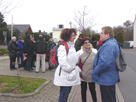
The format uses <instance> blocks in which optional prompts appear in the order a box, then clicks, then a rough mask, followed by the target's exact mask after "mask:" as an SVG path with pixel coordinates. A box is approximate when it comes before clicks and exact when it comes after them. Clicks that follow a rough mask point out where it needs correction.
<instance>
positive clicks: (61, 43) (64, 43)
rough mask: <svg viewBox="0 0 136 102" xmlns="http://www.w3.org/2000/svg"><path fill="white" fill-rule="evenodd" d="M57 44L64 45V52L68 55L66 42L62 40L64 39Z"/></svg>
mask: <svg viewBox="0 0 136 102" xmlns="http://www.w3.org/2000/svg"><path fill="white" fill-rule="evenodd" d="M59 45H64V46H65V48H66V52H67V55H68V52H69V48H68V44H67V43H66V42H64V41H60V42H59Z"/></svg>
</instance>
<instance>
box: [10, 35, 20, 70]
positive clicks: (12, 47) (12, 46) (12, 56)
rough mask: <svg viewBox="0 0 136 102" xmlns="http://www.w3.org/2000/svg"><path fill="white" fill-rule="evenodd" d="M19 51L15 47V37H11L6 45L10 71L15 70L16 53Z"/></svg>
mask: <svg viewBox="0 0 136 102" xmlns="http://www.w3.org/2000/svg"><path fill="white" fill-rule="evenodd" d="M18 50H20V49H19V48H18V47H17V45H16V37H15V36H13V37H12V39H11V41H10V42H9V43H8V51H9V57H10V70H13V69H17V68H16V67H15V61H16V53H17V51H18Z"/></svg>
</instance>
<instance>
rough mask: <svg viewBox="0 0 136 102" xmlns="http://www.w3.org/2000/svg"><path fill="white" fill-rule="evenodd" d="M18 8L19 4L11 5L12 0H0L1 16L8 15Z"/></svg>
mask: <svg viewBox="0 0 136 102" xmlns="http://www.w3.org/2000/svg"><path fill="white" fill-rule="evenodd" d="M17 7H19V2H18V3H15V4H13V0H0V12H1V13H2V14H3V15H6V14H9V13H10V12H11V11H12V10H13V9H15V8H17Z"/></svg>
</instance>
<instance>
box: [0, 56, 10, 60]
mask: <svg viewBox="0 0 136 102" xmlns="http://www.w3.org/2000/svg"><path fill="white" fill-rule="evenodd" d="M8 58H9V56H4V57H0V60H4V59H8Z"/></svg>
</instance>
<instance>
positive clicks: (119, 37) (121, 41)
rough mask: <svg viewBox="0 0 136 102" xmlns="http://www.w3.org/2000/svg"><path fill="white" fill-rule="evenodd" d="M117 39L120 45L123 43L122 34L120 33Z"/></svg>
mask: <svg viewBox="0 0 136 102" xmlns="http://www.w3.org/2000/svg"><path fill="white" fill-rule="evenodd" d="M114 38H115V39H117V41H118V42H119V43H123V42H124V39H123V34H122V33H118V34H117V35H115V36H114Z"/></svg>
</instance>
